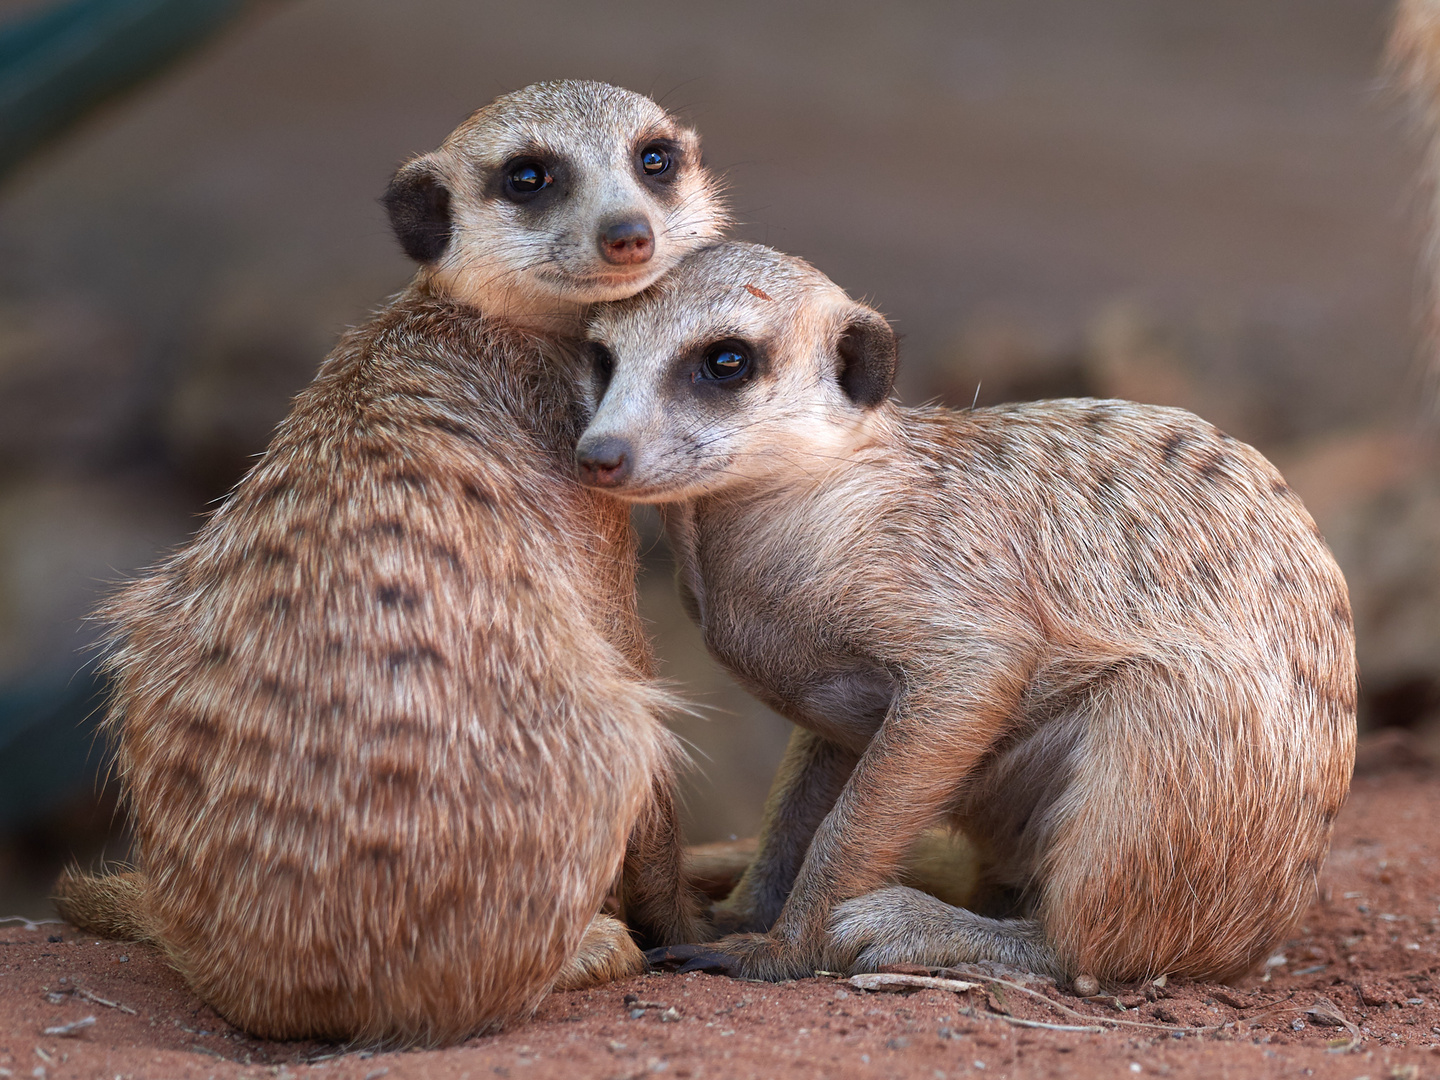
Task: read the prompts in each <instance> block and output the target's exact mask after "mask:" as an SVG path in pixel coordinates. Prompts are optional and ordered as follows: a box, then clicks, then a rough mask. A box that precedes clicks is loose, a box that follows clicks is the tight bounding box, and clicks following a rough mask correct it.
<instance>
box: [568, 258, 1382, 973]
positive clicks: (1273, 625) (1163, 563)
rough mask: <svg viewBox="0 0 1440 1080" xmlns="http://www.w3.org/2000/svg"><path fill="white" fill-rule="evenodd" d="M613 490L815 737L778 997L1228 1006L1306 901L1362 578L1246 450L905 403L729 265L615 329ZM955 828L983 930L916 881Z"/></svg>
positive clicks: (598, 481)
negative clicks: (928, 856)
mask: <svg viewBox="0 0 1440 1080" xmlns="http://www.w3.org/2000/svg"><path fill="white" fill-rule="evenodd" d="M588 336H589V338H590V339H591V349H592V362H593V364H594V368H595V382H596V390H595V393H596V395H597V396H598V397H599V398H600V400H599V405H598V408H597V411H596V413H595V415H594V418H593V419H592V420H591V422H590V424H589V426H588V428H587V430H586V432H585V434H584V435H583V437H582V438H581V440H580V443H579V445H578V448H577V463H578V466H579V468H580V470H581V472H582V474H583V476H584V477H585V478H586V481H587V482H588V483H590V484H591V485H592V486H594V487H596V488H598V489H602V490H604V491H607V492H609V493H611V494H613V495H617V496H619V497H621V498H625V499H629V500H632V501H635V502H649V503H656V504H659V507H660V510H661V513H662V515H663V517H664V521H665V525H666V529H667V534H668V538H669V542H670V544H671V546H672V548H673V549H674V552H675V557H676V561H677V565H678V572H677V577H678V583H679V587H680V591H681V594H682V598H683V600H684V602H685V604H686V606H687V608H688V609H689V611H690V612H691V614H692V615H693V616H694V618H695V619H696V621H697V622H698V623H699V625H700V628H701V630H702V631H703V634H704V637H705V641H706V644H707V645H708V647H709V648H710V650H711V651H712V652H713V654H714V655H715V656H716V658H717V659H718V660H719V661H720V662H721V663H722V664H724V665H725V666H726V667H727V668H728V669H729V670H730V672H731V673H732V674H733V675H734V676H735V677H736V678H737V679H738V680H739V681H740V682H741V683H742V684H744V685H745V686H746V687H747V688H748V689H749V690H750V691H751V692H753V693H754V694H756V695H757V696H758V697H759V698H761V700H763V701H764V702H765V703H766V704H768V705H769V706H770V707H772V708H773V709H775V710H776V711H778V712H780V713H781V714H783V715H785V716H786V717H788V718H789V719H790V720H792V721H793V722H794V723H795V724H796V725H797V726H796V730H795V732H794V735H793V737H792V739H791V741H790V745H789V748H788V750H787V753H786V755H785V759H784V762H783V764H782V765H781V768H780V770H779V775H778V776H777V778H776V781H775V784H774V787H773V790H772V793H771V796H770V799H769V802H768V804H767V807H766V813H765V820H764V826H763V830H762V833H761V839H760V850H759V853H758V855H757V857H756V859H755V861H754V862H753V864H752V865H751V867H750V869H749V870H748V871H747V872H746V873H745V875H744V877H743V878H742V880H741V882H740V884H739V885H738V886H737V888H736V890H735V892H734V893H733V894H732V895H731V896H730V897H729V899H728V900H727V901H726V902H725V904H724V905H722V910H721V913H720V914H721V915H722V916H724V917H725V920H726V924H727V925H728V926H729V927H730V928H732V929H733V930H734V931H736V932H735V933H732V934H731V935H729V936H727V937H723V938H721V939H720V940H719V941H716V942H713V943H711V944H696V945H690V946H686V947H683V948H680V949H669V950H666V949H661V950H658V951H657V952H656V953H654V954H652V960H653V961H654V962H655V963H657V964H660V965H664V966H675V965H680V967H681V970H695V969H711V970H720V971H725V972H728V973H731V974H736V975H742V976H746V977H750V978H759V979H783V978H791V977H798V976H803V975H808V974H810V973H812V972H813V971H815V970H816V969H819V968H824V969H827V970H832V971H852V972H853V971H857V970H862V971H863V970H874V969H875V968H876V967H877V966H880V965H884V964H890V963H914V964H924V965H932V966H933V965H948V964H954V963H962V962H984V961H993V962H998V963H1003V964H1006V965H1010V966H1014V967H1018V968H1024V969H1029V970H1032V971H1036V972H1040V973H1045V974H1049V975H1052V976H1055V977H1057V978H1060V979H1072V980H1076V981H1077V982H1078V984H1079V985H1094V984H1095V982H1096V980H1103V981H1107V982H1115V981H1125V980H1131V979H1136V978H1141V977H1157V976H1159V975H1161V974H1168V975H1171V976H1189V977H1193V978H1211V979H1228V978H1231V977H1234V976H1237V975H1239V974H1241V973H1243V972H1245V971H1246V970H1248V969H1249V968H1251V966H1252V965H1254V964H1255V963H1256V961H1257V960H1258V959H1259V958H1261V957H1264V956H1265V955H1266V953H1267V950H1269V949H1270V948H1271V947H1272V946H1273V945H1274V943H1275V942H1277V941H1278V940H1280V939H1281V938H1283V937H1284V936H1285V934H1286V932H1287V931H1288V930H1289V929H1290V928H1291V926H1292V925H1293V924H1294V923H1295V921H1296V919H1297V918H1298V917H1299V916H1300V914H1301V913H1302V912H1303V910H1304V909H1305V907H1306V904H1307V903H1308V901H1309V900H1310V898H1311V896H1312V893H1313V891H1314V888H1315V879H1316V875H1317V873H1318V871H1319V869H1320V866H1321V864H1322V861H1323V859H1324V858H1325V855H1326V853H1327V851H1328V846H1329V837H1330V831H1331V823H1332V821H1333V820H1334V818H1335V815H1336V813H1337V811H1338V810H1339V809H1340V807H1341V804H1342V803H1343V801H1344V799H1345V797H1346V794H1347V792H1348V788H1349V780H1350V774H1351V768H1352V763H1353V757H1354V741H1355V696H1356V682H1355V666H1354V643H1353V634H1352V628H1351V614H1350V607H1349V600H1348V595H1347V592H1346V587H1345V582H1344V579H1343V577H1342V576H1341V574H1340V571H1339V569H1338V568H1337V567H1336V565H1335V562H1334V560H1333V559H1332V558H1331V556H1330V553H1329V551H1328V550H1327V548H1326V546H1325V543H1324V541H1323V540H1322V539H1321V537H1320V535H1319V533H1318V531H1317V530H1316V528H1315V525H1314V523H1313V522H1312V520H1311V518H1310V516H1309V515H1308V514H1307V513H1306V511H1305V509H1304V508H1303V507H1302V506H1301V504H1300V501H1299V500H1298V499H1297V497H1296V496H1295V494H1294V493H1293V492H1292V491H1291V490H1290V489H1289V488H1288V487H1287V486H1286V484H1285V481H1284V480H1283V479H1282V478H1281V476H1280V475H1279V473H1278V472H1277V471H1276V470H1275V469H1274V468H1273V467H1272V466H1271V465H1270V464H1269V463H1268V462H1267V461H1266V460H1265V459H1264V458H1263V457H1262V456H1261V455H1260V454H1259V453H1258V452H1257V451H1255V450H1253V449H1252V448H1250V447H1249V446H1246V445H1244V444H1242V443H1240V442H1237V441H1236V440H1234V439H1232V438H1230V437H1228V436H1226V435H1224V434H1222V433H1221V432H1220V431H1219V430H1217V429H1216V428H1215V427H1214V426H1212V425H1211V424H1208V423H1206V422H1204V421H1202V420H1200V419H1199V418H1197V417H1195V416H1194V415H1192V414H1190V413H1187V412H1184V411H1182V410H1179V409H1173V408H1162V407H1154V406H1145V405H1137V404H1133V403H1129V402H1123V401H1099V400H1086V399H1075V400H1063V401H1050V402H1040V403H1035V404H1027V405H1010V406H1002V407H998V408H987V409H972V410H966V411H951V410H947V409H942V408H903V407H901V406H899V405H897V404H895V403H894V402H892V401H891V400H890V392H891V387H892V382H893V379H894V375H895V370H896V362H897V353H896V339H895V335H894V334H893V333H892V331H891V328H890V326H889V325H888V324H887V322H886V321H885V320H884V319H883V318H882V317H881V316H880V315H879V314H878V313H877V312H875V311H874V310H872V309H870V308H868V307H866V306H864V305H862V304H859V303H856V302H855V301H853V300H851V299H850V298H849V297H848V296H846V294H845V293H844V292H842V291H841V290H840V289H839V288H838V287H837V286H835V285H834V284H832V283H831V282H830V281H829V280H828V279H826V278H825V277H824V276H823V275H821V274H820V273H819V272H818V271H816V270H814V269H813V268H812V267H810V266H809V265H807V264H806V263H804V262H802V261H801V260H799V259H795V258H791V257H788V256H785V255H781V254H779V253H777V252H774V251H771V250H768V249H766V248H762V247H758V246H753V245H747V244H739V243H722V244H718V245H715V246H711V247H708V248H706V249H704V250H702V251H700V252H698V253H697V254H695V255H692V256H691V257H690V258H689V259H687V260H686V262H684V263H683V264H682V265H681V266H679V267H678V268H676V269H675V270H673V271H672V272H671V273H670V274H669V275H667V277H666V278H665V279H663V280H662V281H661V282H660V283H658V284H657V285H656V286H654V287H653V288H652V289H651V290H649V291H648V292H646V293H645V294H642V295H641V296H638V297H635V298H633V299H630V300H626V301H622V302H619V303H616V304H608V305H604V306H603V307H601V308H600V309H597V312H596V313H595V314H594V316H593V318H592V321H591V324H590V327H589V331H588ZM947 820H948V821H949V822H950V823H953V825H954V826H955V827H958V828H959V829H960V830H962V831H963V832H964V834H965V835H966V836H967V837H968V838H969V839H970V840H971V841H972V842H973V843H974V844H975V846H976V847H977V849H978V850H979V851H980V852H981V855H982V859H983V863H984V865H985V868H986V869H985V874H986V878H987V883H988V885H989V886H990V887H989V888H988V889H987V890H986V891H985V892H984V893H983V894H982V896H985V897H988V899H986V900H984V902H983V903H981V902H977V904H976V906H975V908H974V909H971V908H959V907H955V906H951V905H948V904H945V903H943V902H941V901H940V900H939V899H937V898H935V897H932V896H928V895H926V894H924V893H921V892H918V891H916V890H914V889H910V888H907V887H905V886H903V885H898V884H895V882H896V881H897V870H898V867H899V861H900V859H901V857H902V855H903V853H904V852H905V851H906V850H907V849H908V848H909V847H910V846H911V845H912V843H913V841H914V840H915V838H916V837H917V835H919V834H920V833H921V831H922V830H924V829H926V828H927V827H931V826H934V825H936V824H938V823H943V822H946V821H947Z"/></svg>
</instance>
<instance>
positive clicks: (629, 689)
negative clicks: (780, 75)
mask: <svg viewBox="0 0 1440 1080" xmlns="http://www.w3.org/2000/svg"><path fill="white" fill-rule="evenodd" d="M384 201H385V204H386V207H387V209H388V211H389V214H390V218H391V221H392V223H393V225H394V227H395V231H396V234H397V236H398V237H399V240H400V243H401V244H402V245H403V247H404V249H405V251H406V252H407V253H408V254H409V255H411V256H412V257H413V258H414V259H415V260H417V261H418V262H419V264H420V269H419V273H418V274H417V276H416V278H415V280H414V282H413V283H412V284H411V286H410V287H409V288H408V289H407V290H406V291H405V292H404V293H403V294H401V295H400V296H399V297H398V298H397V299H396V300H395V301H394V302H392V303H391V304H390V305H389V306H387V307H386V308H384V309H383V310H381V311H380V312H379V313H378V314H377V315H376V316H374V317H373V318H372V319H371V320H370V321H369V322H367V323H365V324H364V325H362V326H361V327H359V328H358V329H355V330H353V331H351V332H349V333H348V334H346V335H345V336H344V337H343V338H342V339H341V341H340V344H339V345H338V346H337V347H336V349H335V351H334V352H333V353H332V354H331V355H330V357H329V358H328V359H327V360H326V361H325V362H324V364H323V365H322V366H321V368H320V371H319V374H318V375H317V377H316V379H315V381H314V382H313V383H312V384H311V385H310V386H309V387H308V388H307V389H306V390H305V391H303V392H302V393H301V394H300V395H299V397H298V398H297V399H296V401H295V404H294V407H293V409H292V410H291V412H290V414H289V416H288V417H287V418H286V419H285V420H284V421H283V422H282V423H281V425H280V427H279V428H278V430H277V432H276V434H275V437H274V439H273V441H272V442H271V444H270V447H269V449H268V450H267V451H266V453H265V455H264V457H263V458H262V459H261V460H260V462H259V463H258V464H257V465H256V466H255V468H254V469H253V470H252V471H251V472H250V473H249V474H248V475H247V476H246V477H245V478H244V479H243V480H242V481H241V482H240V484H239V485H238V487H237V488H236V489H235V491H234V492H233V493H232V494H231V496H230V497H229V498H228V499H227V500H226V501H225V503H224V504H223V505H222V506H221V507H220V509H219V510H217V511H216V512H215V514H214V515H213V516H212V517H211V518H210V520H209V521H208V522H207V523H206V524H205V525H204V527H203V528H202V529H201V530H200V531H199V533H198V534H197V535H196V537H195V538H194V540H193V541H191V542H190V543H189V544H188V545H187V546H186V547H184V548H183V549H182V550H180V551H179V553H177V554H176V555H174V556H173V557H171V558H170V559H168V560H166V561H165V562H164V563H162V564H161V565H160V567H159V568H158V569H156V570H155V571H153V572H152V573H150V574H148V575H147V576H146V577H144V578H142V579H141V580H139V581H138V582H136V583H135V584H133V585H131V586H129V587H128V588H127V589H125V590H124V591H123V592H122V593H121V594H120V595H119V596H118V597H117V598H116V599H115V600H114V601H113V602H112V603H111V604H110V605H109V606H108V608H107V609H106V610H105V611H104V612H103V615H104V617H105V618H106V619H107V620H108V621H109V622H110V623H111V624H112V625H113V627H114V642H113V644H114V646H115V647H114V650H113V652H112V653H111V655H110V657H109V660H108V666H109V671H110V675H111V679H112V688H113V689H112V696H111V702H110V714H109V720H108V724H109V727H110V730H111V732H112V734H113V735H114V736H116V738H117V742H118V758H117V760H118V767H119V774H120V777H121V780H122V783H123V785H124V790H125V793H126V797H127V802H128V806H129V808H130V811H131V814H132V816H133V818H134V822H135V834H136V842H137V849H138V856H139V866H140V870H139V872H138V873H135V874H126V875H113V876H110V877H98V878H97V877H87V876H84V875H79V874H70V875H68V876H67V877H66V878H64V879H62V881H61V883H60V886H59V892H60V896H59V899H58V903H59V906H60V910H61V912H62V914H64V915H65V917H66V918H68V919H69V920H70V921H72V922H75V923H77V924H79V925H81V926H82V927H93V928H94V929H96V930H99V931H101V932H107V931H108V932H111V933H120V934H122V935H125V936H133V937H143V938H146V939H148V940H150V941H152V942H154V943H155V944H156V945H157V946H158V947H159V948H160V949H161V950H162V951H163V953H164V954H165V955H166V957H167V958H168V959H169V960H170V962H171V963H172V964H174V966H175V967H176V968H178V969H179V971H180V972H181V973H182V974H183V975H184V977H185V978H186V980H187V981H188V982H189V983H190V985H191V986H192V987H193V988H194V989H195V991H196V992H197V993H198V994H199V995H200V996H201V997H202V998H203V999H204V1000H205V1001H207V1002H208V1003H210V1004H211V1005H212V1006H214V1007H215V1008H216V1009H217V1010H218V1011H219V1012H220V1013H221V1014H222V1015H224V1016H225V1017H226V1018H227V1019H229V1020H231V1021H232V1022H234V1023H235V1024H237V1025H239V1026H240V1027H242V1028H244V1029H246V1030H247V1031H250V1032H252V1033H254V1034H257V1035H261V1036H266V1037H271V1038H300V1037H306V1038H330V1039H343V1040H348V1041H359V1042H376V1041H386V1042H398V1043H418V1044H429V1045H435V1044H443V1043H447V1042H452V1041H455V1040H458V1039H463V1038H465V1037H467V1036H469V1035H472V1034H474V1033H476V1032H477V1031H482V1030H488V1029H493V1028H496V1027H498V1026H500V1025H502V1024H505V1023H507V1022H509V1021H512V1020H516V1019H520V1018H523V1017H526V1016H528V1015H529V1014H530V1013H531V1012H533V1010H534V1009H535V1007H536V1006H537V1005H538V1003H539V1001H540V999H541V998H542V997H543V996H544V995H545V993H546V992H547V991H549V990H550V989H551V988H552V987H553V986H555V985H557V983H558V984H559V985H579V984H582V983H584V982H585V981H586V980H587V979H597V978H604V977H611V976H615V975H618V974H624V973H628V972H631V971H635V970H638V969H639V968H640V967H641V966H642V964H643V961H642V959H641V957H640V955H639V952H638V949H637V948H636V946H635V945H634V943H632V942H631V941H630V939H629V937H628V935H627V934H626V931H625V927H623V926H621V925H620V924H619V923H618V922H616V921H615V920H613V919H610V918H608V917H605V916H602V915H599V914H598V912H599V909H600V906H601V903H602V901H603V900H604V898H605V896H606V893H607V891H608V890H609V888H610V886H611V884H612V882H614V881H615V879H616V877H617V873H619V872H620V871H621V869H622V863H623V868H624V871H623V874H622V875H621V876H622V879H623V887H622V890H621V891H622V900H623V902H624V908H625V915H626V918H627V919H628V920H629V921H630V927H631V929H632V930H634V931H635V932H636V933H637V934H638V935H639V936H641V937H642V939H644V940H648V941H650V942H651V943H656V944H658V943H662V942H665V941H675V940H691V939H693V938H694V937H695V936H696V935H702V936H703V934H704V932H705V931H704V924H703V922H702V921H701V920H700V919H699V918H698V915H697V912H696V910H695V905H694V902H693V901H692V900H691V898H690V897H689V895H688V894H687V893H686V892H685V890H684V889H683V888H682V887H681V885H680V877H679V868H680V856H681V852H680V848H679V842H678V832H677V830H676V825H675V815H674V804H673V800H672V795H671V784H672V766H673V764H674V762H675V758H676V753H675V744H674V741H673V739H672V737H671V736H670V734H669V733H668V732H667V730H666V729H665V727H664V726H663V724H662V723H661V719H660V714H661V713H662V711H663V710H664V709H665V708H666V707H667V706H668V705H669V704H670V701H669V699H668V698H667V696H666V695H665V694H664V693H662V692H661V691H660V690H659V689H658V687H657V686H656V684H655V683H654V682H653V681H652V680H651V678H650V675H651V659H650V654H649V651H648V645H647V642H646V640H645V637H644V634H643V631H642V628H641V625H640V622H639V618H638V615H637V613H636V609H635V599H634V582H633V578H634V560H635V544H634V539H633V536H632V533H631V529H630V524H629V515H628V507H626V506H625V505H624V504H622V503H617V502H615V501H614V500H611V499H609V498H607V497H605V496H603V495H597V494H596V493H595V492H593V491H591V490H588V489H586V488H585V487H583V486H582V485H581V484H580V483H579V482H578V481H577V480H576V479H575V474H574V465H573V447H574V445H575V440H576V438H577V437H578V435H579V433H580V431H581V429H582V428H583V426H584V422H585V421H584V416H583V413H582V407H583V406H582V389H581V383H580V379H581V378H582V376H583V375H584V372H585V367H584V364H583V362H582V361H581V360H580V357H579V354H578V352H577V351H576V344H577V343H576V341H575V340H574V338H573V337H571V336H570V335H573V334H574V332H575V331H576V329H577V328H578V327H579V326H580V325H581V317H582V313H583V311H584V309H585V306H586V305H588V304H590V303H593V302H595V301H601V300H609V299H615V298H617V297H624V296H628V295H631V294H632V293H635V292H637V291H639V290H640V289H642V288H644V287H645V286H647V285H649V284H650V283H651V282H653V281H654V280H655V279H656V278H658V277H659V276H660V275H661V274H663V273H664V272H666V271H667V270H668V269H669V268H670V267H671V266H673V265H674V264H675V263H676V262H677V260H679V259H680V258H681V257H682V256H683V255H684V254H685V253H687V252H688V251H690V250H692V249H694V248H695V247H696V246H697V245H699V244H700V243H702V242H703V241H705V240H706V239H707V238H710V237H713V236H714V235H715V234H716V233H717V232H718V231H719V229H720V228H721V227H722V225H723V221H724V215H723V211H722V209H721V207H720V203H719V201H718V196H717V192H716V187H715V184H714V182H713V180H712V179H711V177H710V176H709V175H708V174H707V172H706V171H705V170H704V168H703V167H702V165H701V162H700V154H699V145H698V140H697V138H696V136H695V134H694V133H693V132H691V131H690V130H688V129H686V128H684V127H682V126H681V125H680V124H678V123H677V122H676V121H675V120H674V119H673V118H672V117H670V116H669V115H668V114H667V113H666V112H665V111H664V110H663V109H661V108H660V107H659V106H658V105H656V104H655V103H654V102H652V101H650V100H649V99H648V98H645V97H642V96H640V95H638V94H634V93H630V92H629V91H625V90H620V89H617V88H615V87H611V86H606V85H604V84H600V83H592V82H553V83H542V84H537V85H535V86H531V87H528V88H526V89H524V90H520V91H518V92H516V93H513V94H508V95H506V96H504V97H501V98H499V99H497V100H496V101H495V102H493V103H492V104H490V105H488V106H486V107H485V108H483V109H481V110H479V111H478V112H476V113H475V114H474V115H473V116H471V117H470V118H469V119H468V120H467V121H466V122H465V123H464V124H463V125H461V126H460V128H459V129H457V130H456V131H455V132H454V133H453V134H452V135H451V136H450V137H449V138H447V139H446V140H445V142H444V144H443V145H442V146H441V147H440V149H439V150H437V151H435V152H434V153H430V154H426V155H424V156H422V157H420V158H417V159H416V160H413V161H411V162H409V163H408V164H406V165H405V166H403V167H402V168H401V169H400V170H399V172H398V174H397V175H396V177H395V179H394V181H393V182H392V183H391V185H390V188H389V190H388V191H387V193H386V195H385V200H384Z"/></svg>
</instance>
